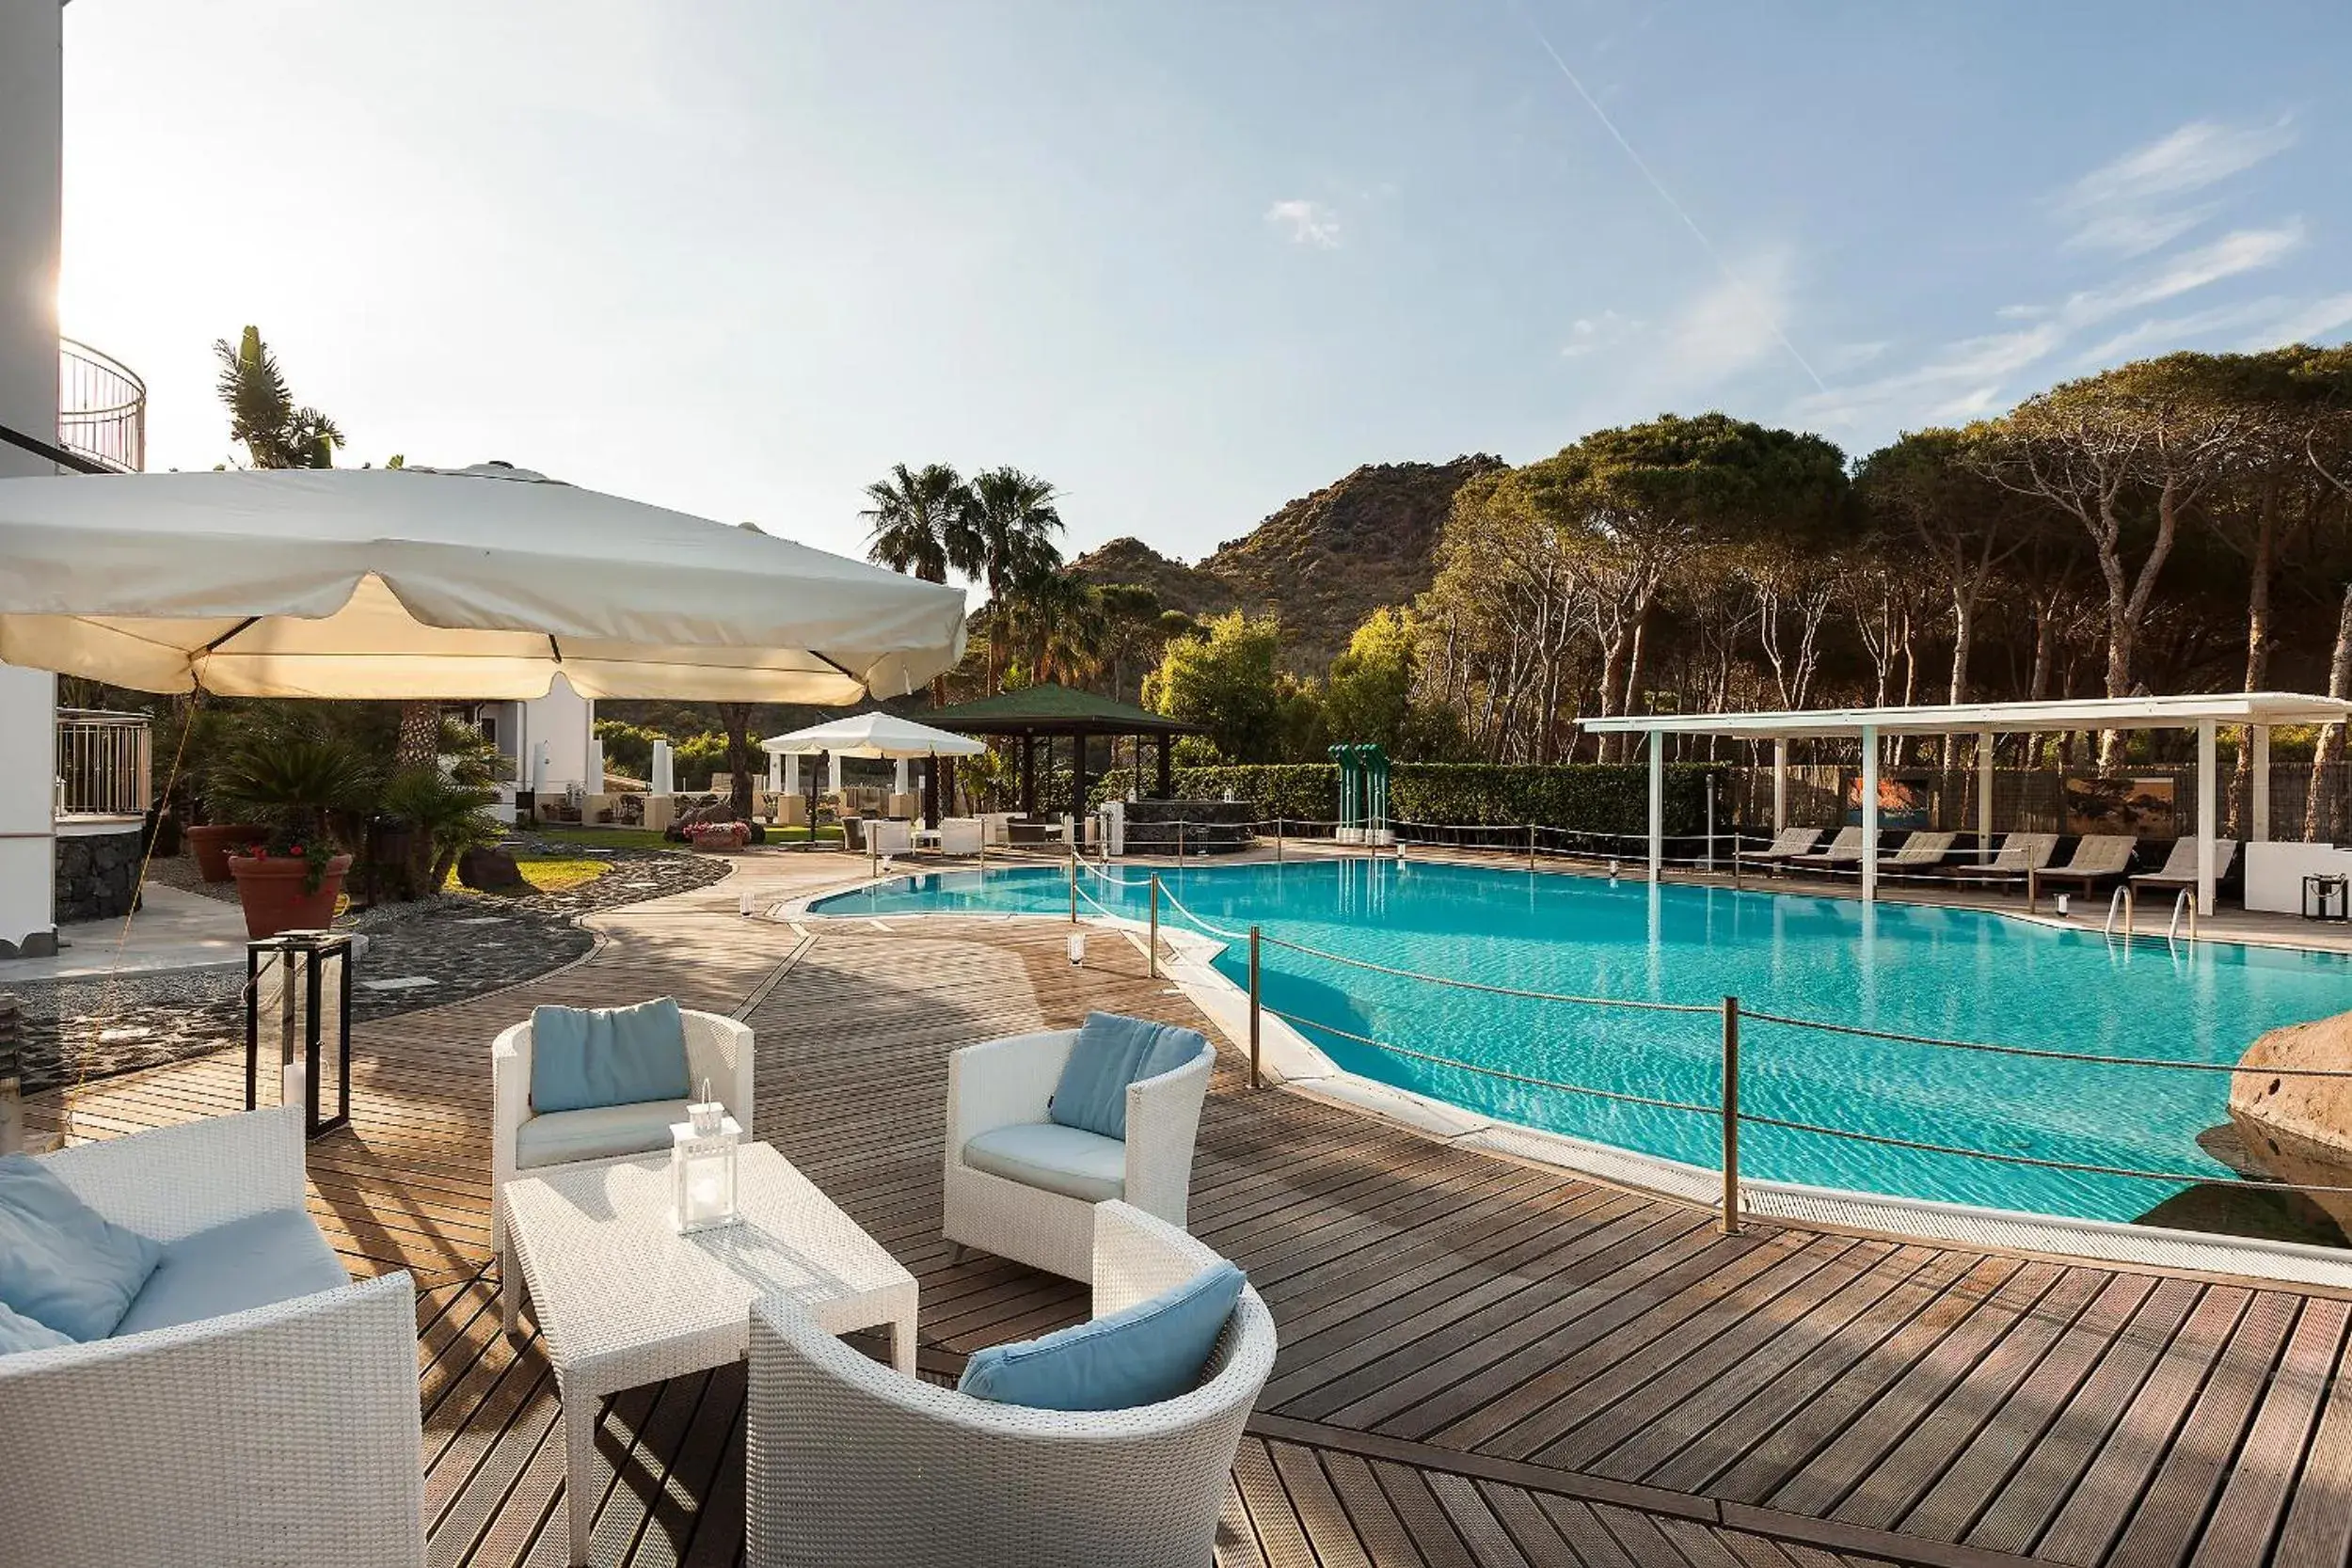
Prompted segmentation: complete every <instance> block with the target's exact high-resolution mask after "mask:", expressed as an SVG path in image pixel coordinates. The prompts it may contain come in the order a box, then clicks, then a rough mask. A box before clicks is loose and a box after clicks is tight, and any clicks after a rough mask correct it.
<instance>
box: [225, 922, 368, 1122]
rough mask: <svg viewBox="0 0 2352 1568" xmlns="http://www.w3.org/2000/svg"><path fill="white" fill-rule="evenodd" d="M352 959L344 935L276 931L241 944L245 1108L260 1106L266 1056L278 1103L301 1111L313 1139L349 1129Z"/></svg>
mask: <svg viewBox="0 0 2352 1568" xmlns="http://www.w3.org/2000/svg"><path fill="white" fill-rule="evenodd" d="M351 958H352V942H351V937H350V934H349V933H347V932H342V931H281V932H279V933H278V935H276V936H274V937H264V938H262V940H261V941H259V942H247V943H246V949H245V1108H246V1110H248V1111H250V1110H253V1109H254V1108H255V1107H257V1106H258V1105H259V1104H260V1103H261V1088H262V1056H263V1053H265V1052H266V1053H269V1054H270V1055H271V1056H272V1057H273V1058H274V1060H275V1062H276V1065H277V1069H278V1085H279V1088H278V1103H279V1104H281V1105H296V1104H298V1105H300V1106H301V1107H302V1119H303V1127H304V1129H305V1130H306V1131H307V1132H308V1133H309V1134H310V1136H311V1137H314V1138H315V1137H317V1136H318V1135H319V1134H320V1133H322V1132H332V1131H333V1130H334V1129H336V1128H338V1127H344V1126H348V1125H349V1124H350V1122H351ZM322 1107H326V1108H328V1109H327V1110H326V1114H325V1115H321V1114H320V1112H321V1108H322Z"/></svg>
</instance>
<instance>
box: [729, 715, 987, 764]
mask: <svg viewBox="0 0 2352 1568" xmlns="http://www.w3.org/2000/svg"><path fill="white" fill-rule="evenodd" d="M759 748H760V750H761V751H763V752H774V753H777V754H779V755H785V756H792V755H799V756H807V755H810V754H812V753H814V752H832V753H833V754H834V755H835V756H844V757H934V756H936V757H970V756H977V755H978V754H979V753H980V752H985V751H987V750H988V742H986V741H984V740H975V739H973V738H972V737H971V736H964V735H950V734H948V733H947V732H946V730H935V729H932V728H931V727H930V725H928V724H918V723H915V722H914V721H913V720H911V719H900V718H898V716H897V715H895V714H889V713H857V714H852V715H850V717H849V718H847V719H835V720H834V721H832V722H831V723H826V724H818V725H815V726H813V727H812V728H809V729H805V730H794V731H793V732H792V733H791V734H790V735H779V736H772V737H771V738H770V739H767V740H763V741H761V742H760V743H759Z"/></svg>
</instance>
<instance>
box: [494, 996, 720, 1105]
mask: <svg viewBox="0 0 2352 1568" xmlns="http://www.w3.org/2000/svg"><path fill="white" fill-rule="evenodd" d="M692 1092H693V1085H691V1084H690V1083H689V1082H688V1081H687V1067H686V1021H685V1020H684V1019H682V1018H680V1017H679V1016H678V1010H677V1004H676V1003H675V1001H673V1000H671V999H670V998H669V997H666V996H658V997H656V998H654V999H653V1000H652V1001H651V1002H640V1003H638V1004H637V1006H633V1007H534V1008H532V1011H531V1108H532V1110H533V1111H536V1112H538V1113H540V1114H541V1115H543V1116H544V1115H545V1114H547V1113H548V1112H549V1111H581V1110H586V1109H588V1108H590V1107H592V1106H597V1105H633V1104H635V1103H637V1102H638V1101H644V1100H684V1099H686V1098H687V1097H688V1096H689V1095H690V1094H691V1093H692Z"/></svg>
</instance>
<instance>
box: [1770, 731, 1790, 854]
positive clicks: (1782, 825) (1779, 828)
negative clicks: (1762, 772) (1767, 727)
mask: <svg viewBox="0 0 2352 1568" xmlns="http://www.w3.org/2000/svg"><path fill="white" fill-rule="evenodd" d="M1785 832H1788V736H1785V735H1784V736H1775V737H1774V738H1773V740H1772V836H1773V837H1774V838H1778V837H1779V836H1780V835H1781V834H1783V833H1785Z"/></svg>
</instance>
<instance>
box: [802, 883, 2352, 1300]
mask: <svg viewBox="0 0 2352 1568" xmlns="http://www.w3.org/2000/svg"><path fill="white" fill-rule="evenodd" d="M899 879H900V878H899V877H897V876H892V877H886V878H877V879H872V880H870V881H867V882H862V883H860V884H858V886H856V887H851V888H846V889H844V888H834V889H831V890H829V891H827V892H824V893H818V894H811V895H808V896H807V897H805V898H799V899H795V900H793V901H792V902H791V903H789V904H786V905H784V906H782V907H780V908H779V909H777V910H776V911H772V913H771V918H773V919H807V920H816V921H819V922H836V921H837V922H841V923H844V924H849V925H863V924H866V923H867V922H866V917H864V916H849V915H825V914H810V913H809V911H808V909H807V906H808V905H809V904H811V903H814V902H816V901H818V900H819V899H823V898H834V897H838V896H840V895H842V894H843V893H845V892H848V893H854V892H857V891H860V889H862V888H865V887H878V886H881V885H882V883H884V882H891V881H898V880H899ZM888 918H889V919H890V920H891V921H893V922H898V921H926V920H932V919H937V918H940V917H939V916H938V915H934V914H929V913H918V914H904V913H901V914H894V915H891V916H889V917H888ZM951 918H955V919H963V920H969V919H989V918H994V919H999V920H1031V921H1046V922H1051V923H1054V924H1057V925H1060V924H1067V923H1068V921H1067V917H1065V916H1062V915H1053V914H1014V913H1006V914H1001V915H996V916H993V917H991V916H986V915H973V914H969V913H961V912H960V913H957V914H955V915H953V916H952V917H951ZM1081 924H1082V925H1085V926H1089V927H1094V928H1097V929H1105V930H1116V931H1119V932H1120V933H1121V934H1122V935H1125V936H1127V937H1129V938H1131V939H1133V940H1135V941H1136V942H1137V944H1138V945H1140V944H1141V942H1142V941H1143V938H1144V929H1145V928H1144V924H1143V923H1142V922H1140V921H1136V920H1130V919H1126V918H1124V917H1122V916H1117V915H1106V914H1103V913H1101V912H1100V911H1097V912H1095V913H1094V914H1091V915H1089V916H1088V917H1087V918H1086V919H1085V920H1084V921H1082V922H1081ZM1160 940H1161V942H1163V943H1165V944H1166V945H1167V946H1168V948H1169V950H1170V951H1171V952H1172V953H1173V954H1174V955H1175V957H1174V958H1173V959H1172V960H1171V961H1169V962H1168V963H1165V964H1163V965H1162V966H1161V968H1160V974H1161V975H1162V977H1163V978H1164V979H1166V980H1167V981H1168V983H1169V984H1170V985H1173V986H1175V987H1177V988H1179V989H1181V990H1183V991H1184V994H1185V996H1186V997H1187V998H1189V999H1190V1000H1191V1002H1192V1003H1193V1005H1194V1006H1197V1007H1199V1008H1200V1010H1201V1012H1202V1013H1204V1014H1206V1015H1207V1016H1208V1018H1209V1020H1210V1022H1213V1023H1215V1024H1216V1027H1217V1029H1218V1031H1219V1032H1220V1033H1222V1034H1223V1035H1224V1036H1225V1037H1226V1039H1227V1040H1228V1042H1230V1043H1231V1044H1232V1046H1233V1047H1235V1048H1236V1049H1237V1050H1239V1051H1242V1052H1245V1053H1246V1052H1247V1051H1248V1048H1249V994H1248V991H1246V990H1243V989H1242V988H1241V987H1239V986H1237V985H1235V984H1234V983H1233V982H1232V980H1230V979H1228V978H1227V977H1226V976H1225V975H1224V974H1222V973H1221V972H1219V971H1218V970H1217V969H1216V965H1215V963H1214V962H1213V961H1212V960H1214V959H1215V958H1216V955H1218V954H1219V953H1221V952H1223V951H1224V950H1225V946H1226V943H1224V942H1220V941H1218V940H1216V938H1213V937H1208V936H1203V935H1201V934H1200V933H1198V932H1195V931H1191V930H1185V929H1181V928H1178V927H1171V926H1168V925H1166V924H1163V925H1162V926H1161V927H1160ZM1258 1038H1259V1067H1260V1070H1261V1072H1262V1073H1263V1076H1264V1077H1265V1078H1266V1080H1267V1081H1268V1083H1269V1084H1272V1085H1279V1086H1280V1087H1282V1088H1285V1089H1287V1090H1289V1091H1290V1092H1291V1093H1293V1094H1297V1095H1302V1096H1304V1097H1306V1098H1307V1099H1310V1100H1315V1101H1322V1102H1324V1103H1326V1104H1331V1105H1338V1106H1343V1107H1345V1108H1346V1109H1349V1110H1353V1111H1359V1112H1361V1113H1364V1114H1366V1115H1369V1116H1374V1117H1380V1118H1381V1119H1382V1120H1384V1121H1388V1122H1391V1123H1393V1124H1395V1125H1398V1126H1401V1127H1403V1128H1405V1129H1406V1130H1407V1131H1409V1132H1417V1133H1420V1134H1421V1135H1422V1136H1423V1137H1428V1138H1435V1139H1437V1140H1438V1141H1439V1142H1441V1143H1450V1144H1454V1145H1457V1146H1459V1147H1461V1148H1471V1149H1477V1150H1480V1151H1482V1152H1484V1153H1487V1154H1493V1155H1498V1156H1501V1157H1502V1158H1504V1159H1510V1160H1517V1161H1520V1162H1522V1163H1524V1164H1536V1165H1543V1166H1547V1167H1549V1168H1552V1169H1556V1170H1561V1171H1565V1172H1566V1173H1568V1174H1570V1175H1574V1176H1581V1177H1588V1178H1591V1179H1593V1180H1599V1181H1606V1182H1608V1183H1610V1184H1611V1185H1613V1186H1618V1187H1627V1188H1630V1189H1632V1190H1634V1191H1637V1192H1644V1193H1652V1194H1656V1195H1658V1196H1663V1197H1671V1198H1676V1199H1678V1200H1680V1201H1682V1202H1685V1203H1692V1204H1695V1205H1697V1206H1699V1207H1700V1208H1704V1209H1716V1208H1720V1207H1721V1205H1722V1202H1723V1190H1724V1179H1723V1173H1722V1172H1721V1171H1719V1170H1716V1169H1714V1168H1713V1167H1711V1166H1701V1165H1688V1164H1682V1163H1681V1162H1680V1161H1677V1160H1667V1159H1661V1157H1659V1156H1657V1155H1654V1154H1645V1153H1642V1152H1639V1151H1638V1150H1634V1149H1627V1148H1617V1147H1616V1146H1615V1145H1613V1144H1602V1143H1596V1142H1594V1141H1592V1140H1590V1139H1586V1138H1577V1137H1571V1136H1569V1135H1568V1134H1566V1133H1564V1132H1547V1131H1545V1130H1543V1129H1541V1128H1535V1127H1529V1126H1526V1125H1525V1124H1523V1123H1520V1122H1514V1121H1502V1120H1499V1119H1497V1118H1495V1117H1489V1116H1486V1115H1484V1114H1483V1113H1480V1112H1477V1111H1467V1110H1464V1109H1463V1108H1462V1107H1461V1106H1459V1105H1454V1104H1451V1103H1449V1102H1447V1101H1441V1100H1435V1099H1432V1098H1431V1097H1429V1096H1427V1095H1424V1094H1419V1093H1416V1092H1414V1091H1413V1090H1411V1089H1401V1088H1398V1087H1396V1086H1394V1085H1389V1084H1383V1083H1380V1082H1378V1081H1377V1080H1375V1079H1371V1078H1366V1077H1364V1076H1362V1075H1361V1074H1359V1073H1355V1072H1350V1071H1348V1070H1347V1069H1345V1068H1343V1067H1341V1066H1340V1065H1339V1064H1337V1063H1336V1062H1334V1061H1332V1060H1331V1058H1330V1057H1329V1056H1327V1055H1326V1054H1325V1053H1323V1051H1322V1049H1321V1048H1320V1047H1318V1046H1317V1045H1315V1044H1314V1043H1313V1042H1312V1041H1311V1040H1309V1039H1308V1038H1307V1037H1305V1036H1303V1035H1301V1034H1300V1033H1299V1032H1298V1031H1297V1030H1295V1029H1294V1028H1292V1027H1291V1026H1290V1025H1289V1024H1288V1023H1285V1022H1282V1021H1281V1020H1280V1019H1279V1018H1276V1017H1274V1016H1273V1015H1272V1014H1270V1013H1265V1012H1263V1011H1261V1013H1260V1014H1259V1034H1258ZM1740 1194H1741V1196H1742V1199H1743V1202H1744V1206H1745V1212H1747V1213H1748V1214H1750V1215H1753V1216H1755V1217H1756V1218H1759V1219H1783V1220H1790V1221H1794V1222H1796V1223H1798V1224H1813V1225H1819V1226H1824V1227H1830V1228H1833V1229H1837V1230H1865V1231H1871V1232H1875V1233H1878V1234H1882V1235H1891V1236H1899V1237H1904V1238H1916V1239H1918V1240H1920V1241H1924V1242H1931V1243H1933V1242H1946V1243H1958V1244H1960V1245H1963V1246H1975V1247H1986V1248H1991V1249H1994V1250H1997V1251H2004V1252H2032V1253H2043V1254H2049V1255H2054V1256H2058V1257H2063V1258H2078V1259H2088V1260H2090V1261H2094V1262H2113V1263H2126V1264H2132V1265H2136V1266H2138V1267H2142V1268H2158V1269H2174V1270H2186V1271H2189V1272H2192V1273H2199V1274H2217V1275H2236V1276H2238V1277H2241V1278H2247V1279H2258V1280H2275V1281H2278V1282H2280V1283H2282V1284H2290V1285H2315V1286H2320V1287H2323V1288H2327V1289H2332V1290H2348V1291H2352V1253H2347V1252H2344V1251H2341V1250H2338V1249H2336V1248H2332V1247H2322V1246H2312V1245H2311V1244H2309V1243H2300V1242H2273V1241H2265V1240H2262V1239H2260V1238H2254V1237H2236V1236H2228V1237H2225V1236H2216V1235H2212V1234H2210V1233H2207V1232H2204V1231H2197V1230H2173V1229H2168V1228H2165V1227H2158V1226H2145V1225H2130V1224H2125V1223H2122V1222H2119V1221H2114V1220H2090V1219H2072V1218H2065V1217H2061V1216H2058V1215H2052V1214H2033V1213H2024V1212H2018V1211H2014V1210H2007V1209H1983V1208H1978V1207H1975V1206H1973V1205H1970V1204H1964V1203H1944V1202H1938V1201H1936V1200H1933V1199H1930V1198H1915V1197H1894V1196H1887V1195H1885V1194H1882V1193H1860V1192H1849V1191H1845V1190H1843V1189H1839V1188H1834V1187H1809V1186H1805V1185H1803V1184H1801V1183H1797V1182H1791V1181H1768V1180H1753V1179H1751V1180H1742V1181H1741V1182H1740Z"/></svg>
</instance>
